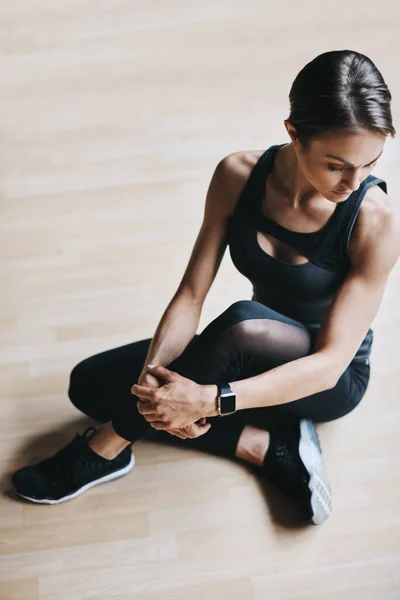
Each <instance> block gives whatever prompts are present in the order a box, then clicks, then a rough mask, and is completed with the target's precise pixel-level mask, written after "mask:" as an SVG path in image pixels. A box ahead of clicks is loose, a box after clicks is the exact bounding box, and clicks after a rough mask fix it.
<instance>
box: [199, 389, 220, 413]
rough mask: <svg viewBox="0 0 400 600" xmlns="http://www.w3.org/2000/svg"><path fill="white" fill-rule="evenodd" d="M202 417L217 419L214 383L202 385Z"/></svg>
mask: <svg viewBox="0 0 400 600" xmlns="http://www.w3.org/2000/svg"><path fill="white" fill-rule="evenodd" d="M201 388H202V400H203V410H202V415H203V417H218V416H219V411H218V386H217V385H216V384H215V383H211V384H207V385H202V386H201Z"/></svg>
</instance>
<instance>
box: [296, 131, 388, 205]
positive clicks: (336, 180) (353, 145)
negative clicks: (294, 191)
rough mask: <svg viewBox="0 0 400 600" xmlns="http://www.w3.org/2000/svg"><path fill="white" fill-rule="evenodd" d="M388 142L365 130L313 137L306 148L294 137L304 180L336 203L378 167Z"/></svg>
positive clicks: (344, 198)
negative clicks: (377, 164) (379, 159)
mask: <svg viewBox="0 0 400 600" xmlns="http://www.w3.org/2000/svg"><path fill="white" fill-rule="evenodd" d="M291 137H292V136H291ZM385 141H386V136H385V135H381V134H376V133H371V132H368V131H365V130H360V131H359V132H357V133H350V132H349V133H347V132H343V133H340V134H339V133H337V132H335V133H332V134H329V135H327V134H326V135H324V136H321V137H319V138H313V139H312V141H311V142H310V145H309V147H308V148H306V149H304V148H303V147H302V146H301V144H300V143H299V141H298V140H297V138H296V139H295V140H294V139H293V138H292V142H293V145H294V147H295V152H296V154H297V159H298V163H299V166H300V168H301V170H302V173H303V175H304V177H305V178H306V179H307V180H308V181H309V182H310V183H311V185H312V186H313V187H314V188H315V189H316V190H317V191H318V192H319V193H321V194H322V195H323V196H325V198H327V199H328V200H332V201H334V202H341V201H343V200H346V198H348V196H349V195H350V194H351V193H352V192H354V191H356V190H357V189H358V188H359V186H360V184H361V182H362V181H364V179H366V178H367V177H368V175H369V174H370V173H371V171H372V170H373V168H374V166H375V165H376V163H377V161H378V158H379V156H380V154H381V153H382V151H383V146H384V144H385ZM334 157H336V158H334ZM339 192H342V193H343V192H344V194H343V195H340V194H339Z"/></svg>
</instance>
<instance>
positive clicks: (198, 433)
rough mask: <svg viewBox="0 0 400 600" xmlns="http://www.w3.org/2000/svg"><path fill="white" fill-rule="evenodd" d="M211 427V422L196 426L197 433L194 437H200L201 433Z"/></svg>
mask: <svg viewBox="0 0 400 600" xmlns="http://www.w3.org/2000/svg"><path fill="white" fill-rule="evenodd" d="M210 427H211V423H207V424H206V425H201V426H200V427H198V428H197V430H198V431H197V435H196V436H195V437H200V436H201V435H204V434H205V433H207V431H209V429H210Z"/></svg>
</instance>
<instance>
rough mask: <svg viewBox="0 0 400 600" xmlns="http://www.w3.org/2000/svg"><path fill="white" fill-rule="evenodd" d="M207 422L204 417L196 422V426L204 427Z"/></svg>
mask: <svg viewBox="0 0 400 600" xmlns="http://www.w3.org/2000/svg"><path fill="white" fill-rule="evenodd" d="M206 422H207V419H206V417H201V419H199V420H198V421H196V423H197V425H205V424H206Z"/></svg>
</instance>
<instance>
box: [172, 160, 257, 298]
mask: <svg viewBox="0 0 400 600" xmlns="http://www.w3.org/2000/svg"><path fill="white" fill-rule="evenodd" d="M242 155H243V153H239V152H238V153H235V154H231V155H229V156H227V157H225V158H224V159H223V160H221V162H220V163H219V164H218V166H217V167H216V169H215V171H214V174H213V176H212V178H211V182H210V184H209V187H208V191H207V196H206V202H205V208H204V216H203V222H202V225H201V227H200V231H199V233H198V235H197V239H196V241H195V243H194V246H193V249H192V252H191V255H190V259H189V262H188V265H187V267H186V270H185V273H184V275H183V277H182V280H181V282H180V285H179V287H178V290H177V292H176V295H178V294H188V295H189V296H190V298H191V300H192V301H194V302H196V303H199V304H203V302H204V300H205V298H206V296H207V294H208V291H209V289H210V287H211V284H212V283H213V281H214V279H215V276H216V274H217V272H218V269H219V267H220V264H221V262H222V259H223V256H224V254H225V250H226V247H227V235H226V234H227V227H228V223H229V219H230V217H231V216H232V214H233V211H234V208H235V205H236V202H237V198H238V196H239V194H240V192H241V190H242V189H243V186H244V183H245V181H246V174H247V171H246V165H245V164H244V162H243V160H242Z"/></svg>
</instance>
